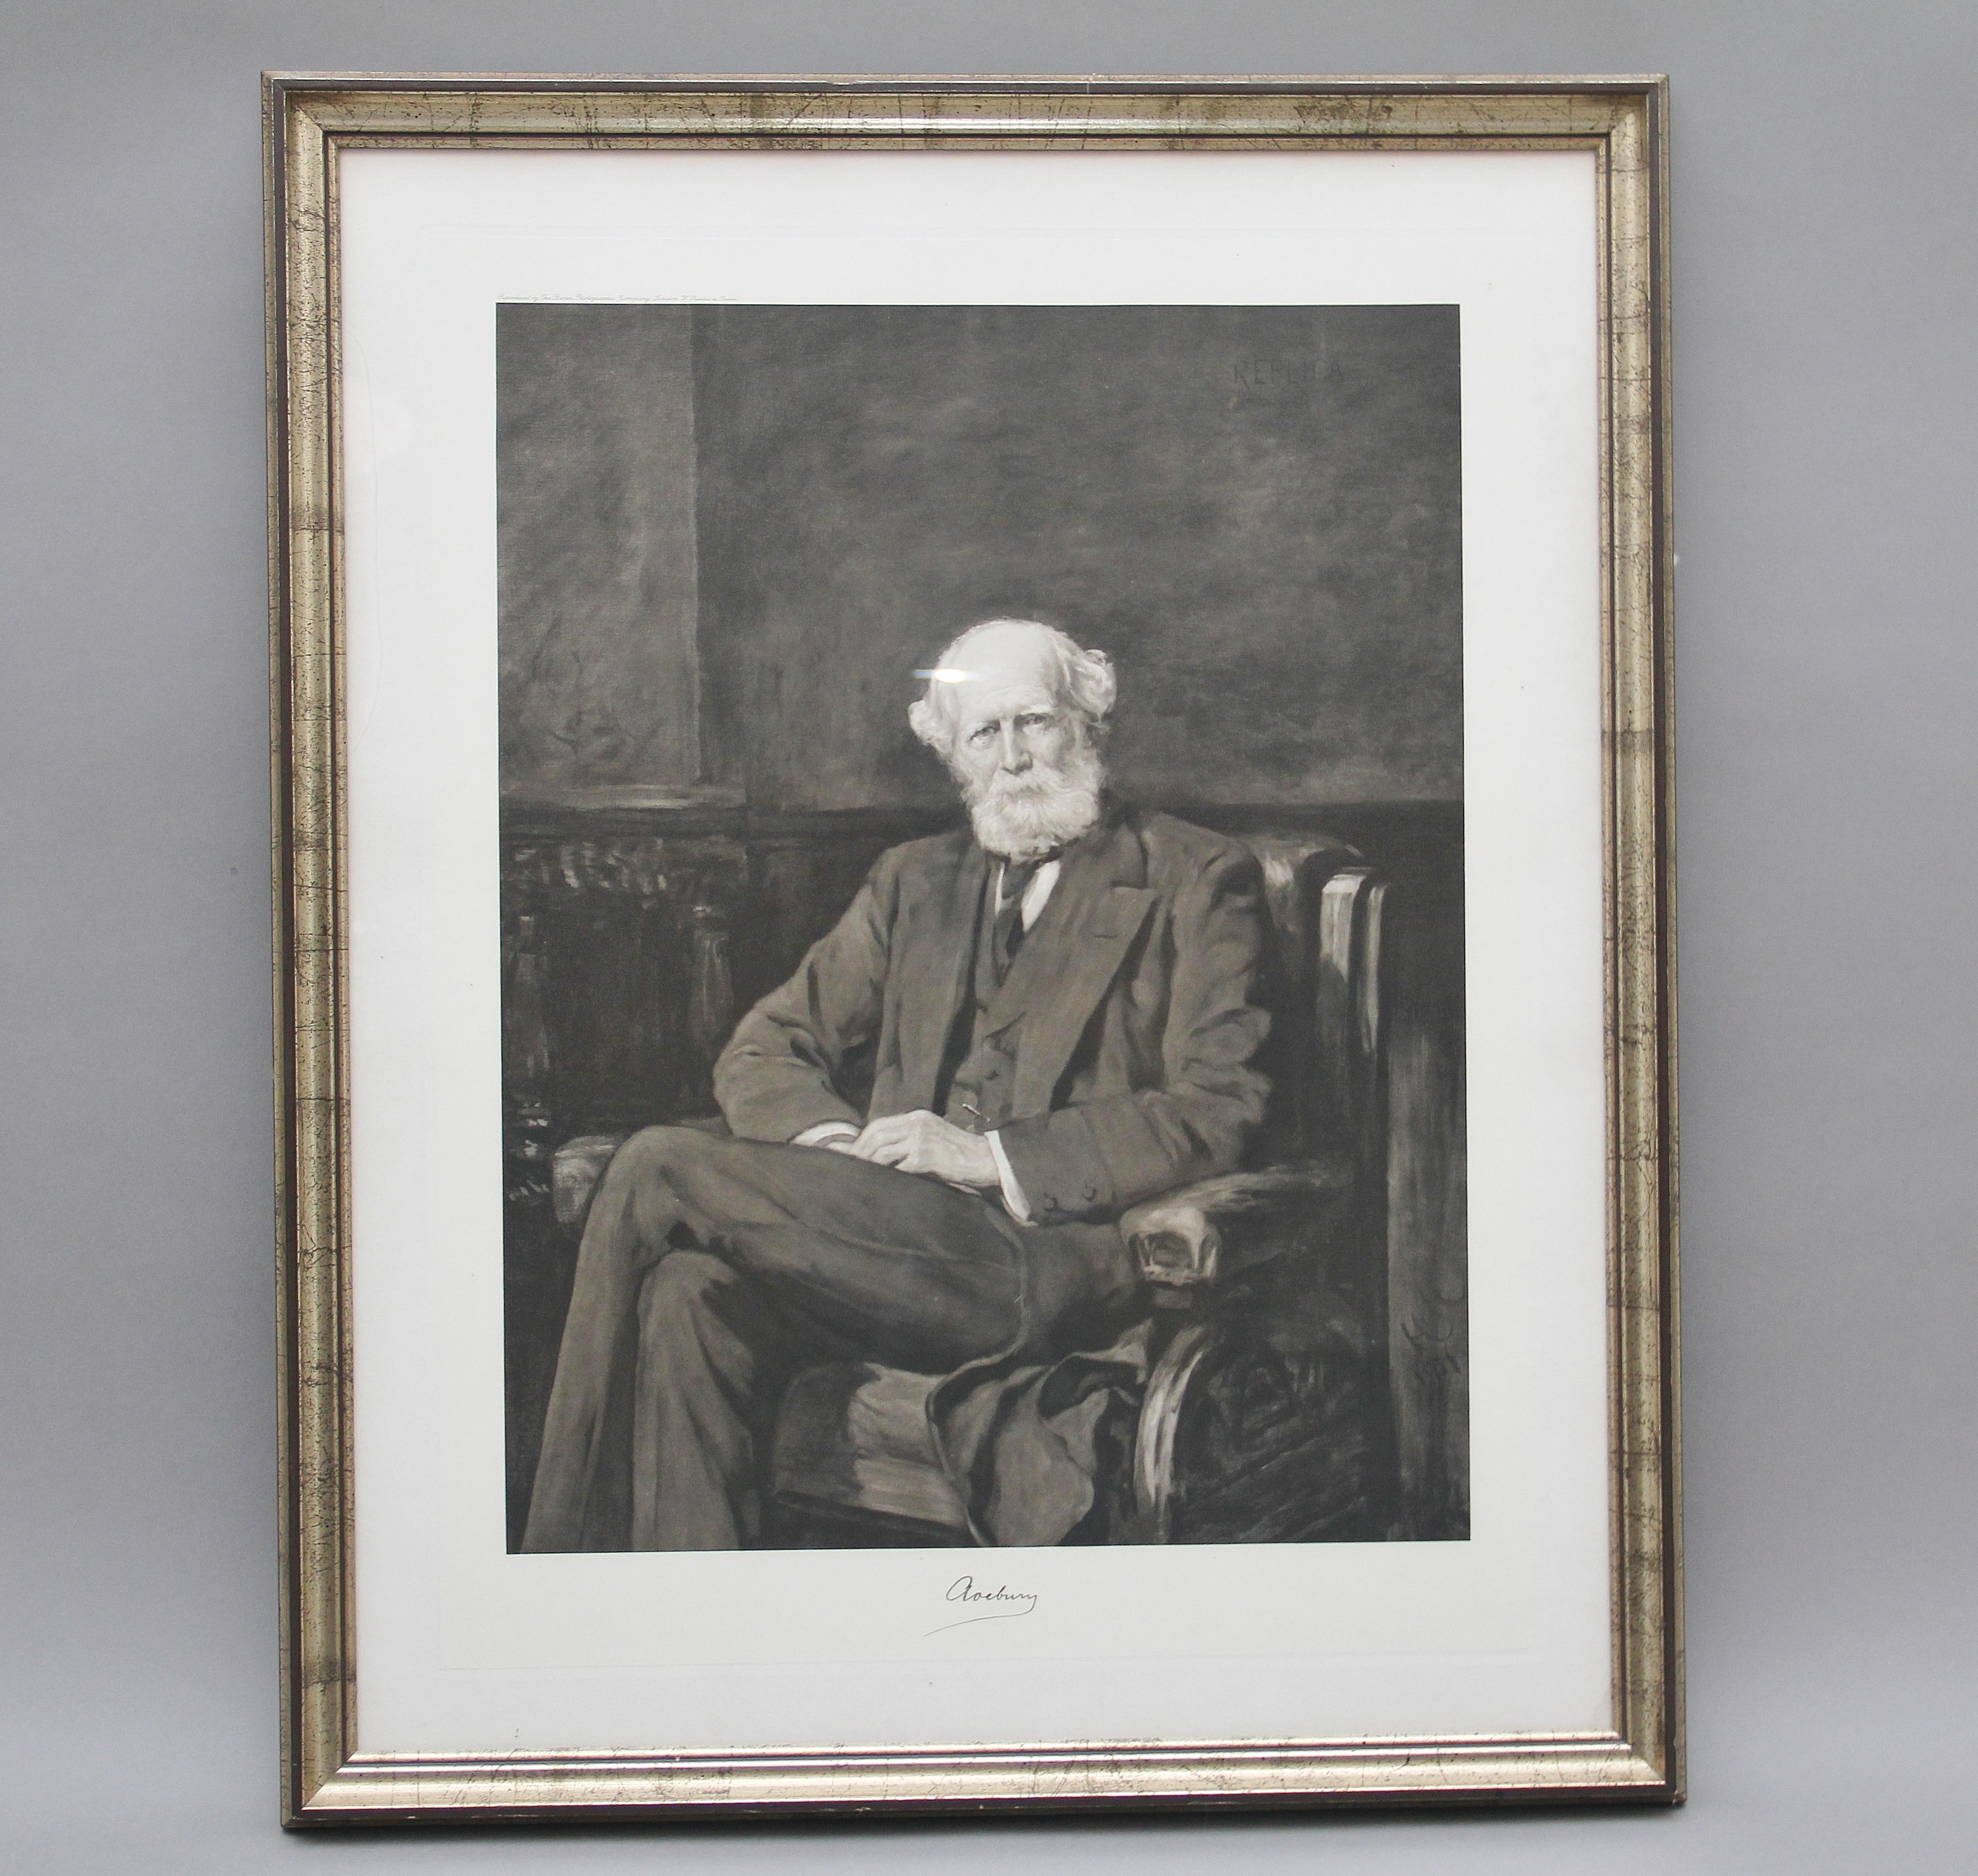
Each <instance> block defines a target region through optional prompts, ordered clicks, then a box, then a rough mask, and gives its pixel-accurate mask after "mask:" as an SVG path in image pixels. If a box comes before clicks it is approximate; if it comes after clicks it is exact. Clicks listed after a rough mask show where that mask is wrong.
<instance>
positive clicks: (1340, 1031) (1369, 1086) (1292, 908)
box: [1246, 833, 1390, 1174]
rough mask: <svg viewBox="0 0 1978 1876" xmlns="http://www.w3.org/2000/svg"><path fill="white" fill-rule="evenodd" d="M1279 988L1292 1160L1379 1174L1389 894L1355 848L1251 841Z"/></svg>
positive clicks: (1306, 837)
mask: <svg viewBox="0 0 1978 1876" xmlns="http://www.w3.org/2000/svg"><path fill="white" fill-rule="evenodd" d="M1246 844H1247V845H1249V848H1250V850H1251V852H1253V853H1254V854H1255V855H1256V856H1257V860H1258V862H1259V865H1261V866H1262V869H1263V874H1264V889H1265V898H1266V901H1267V902H1268V903H1269V908H1270V913H1271V922H1272V926H1273V928H1274V929H1275V935H1276V938H1277V943H1278V955H1279V958H1280V962H1281V968H1282V980H1283V995H1282V999H1281V1004H1282V1008H1281V1014H1280V1021H1281V1022H1282V1024H1283V1026H1284V1029H1285V1034H1283V1035H1282V1037H1281V1038H1280V1043H1281V1047H1280V1052H1279V1054H1278V1061H1277V1064H1276V1067H1277V1071H1278V1075H1279V1076H1280V1077H1282V1080H1283V1081H1284V1083H1285V1084H1287V1086H1286V1087H1285V1089H1284V1090H1283V1091H1284V1093H1285V1096H1286V1097H1287V1103H1288V1113H1287V1114H1286V1116H1285V1120H1286V1122H1287V1123H1288V1129H1287V1130H1288V1134H1289V1137H1288V1139H1286V1140H1285V1141H1284V1146H1285V1150H1287V1151H1289V1152H1292V1153H1298V1154H1302V1155H1311V1154H1318V1153H1325V1152H1330V1151H1336V1150H1340V1149H1342V1148H1344V1149H1345V1150H1348V1151H1350V1152H1351V1153H1352V1154H1353V1155H1354V1156H1355V1159H1356V1160H1358V1162H1359V1163H1360V1165H1361V1166H1362V1167H1363V1168H1366V1169H1368V1170H1369V1172H1370V1174H1371V1170H1373V1169H1374V1167H1375V1166H1378V1168H1379V1169H1380V1170H1381V1172H1382V1173H1383V1174H1384V1170H1385V1166H1386V1151H1385V1147H1386V1137H1387V1087H1386V1076H1385V1074H1384V1061H1385V1054H1386V1051H1385V1047H1384V1045H1385V1043H1386V1040H1387V1038H1386V1037H1385V1035H1384V1033H1383V1011H1382V1007H1381V966H1382V958H1381V935H1382V928H1383V925H1384V922H1385V921H1386V915H1387V912H1388V895H1389V891H1390V888H1389V886H1388V882H1386V881H1385V880H1384V879H1383V878H1381V876H1380V875H1379V873H1378V872H1377V871H1376V870H1375V869H1374V868H1373V867H1371V866H1370V865H1368V864H1367V863H1366V862H1365V861H1364V859H1362V858H1361V855H1360V854H1359V853H1358V852H1357V851H1356V850H1355V849H1353V848H1351V847H1349V846H1348V845H1345V843H1344V842H1341V841H1337V840H1334V839H1330V838H1329V837H1328V836H1326V835H1315V834H1308V833H1300V834H1288V835H1270V834H1252V835H1249V836H1248V837H1247V841H1246Z"/></svg>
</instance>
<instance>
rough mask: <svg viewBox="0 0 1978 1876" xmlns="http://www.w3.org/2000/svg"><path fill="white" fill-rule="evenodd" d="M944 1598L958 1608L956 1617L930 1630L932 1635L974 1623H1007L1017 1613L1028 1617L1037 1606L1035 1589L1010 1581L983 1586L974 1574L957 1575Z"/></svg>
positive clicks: (955, 1608) (929, 1632)
mask: <svg viewBox="0 0 1978 1876" xmlns="http://www.w3.org/2000/svg"><path fill="white" fill-rule="evenodd" d="M943 1600H944V1601H946V1602H947V1603H949V1604H950V1605H951V1606H953V1607H954V1610H955V1611H956V1614H955V1617H954V1620H953V1621H952V1622H944V1623H941V1626H939V1627H938V1628H932V1629H929V1630H928V1634H930V1635H942V1634H945V1633H947V1631H948V1630H950V1629H964V1628H966V1627H967V1626H968V1625H969V1624H970V1623H971V1622H1005V1621H1007V1620H1009V1619H1010V1618H1011V1616H1027V1615H1028V1614H1030V1612H1031V1611H1032V1610H1034V1609H1035V1608H1036V1607H1037V1592H1036V1591H1035V1590H1013V1589H1011V1587H1010V1586H1009V1585H1008V1584H1007V1583H998V1584H997V1586H996V1587H995V1588H994V1589H993V1590H985V1589H981V1588H978V1587H977V1585H976V1581H975V1579H974V1577H956V1578H955V1580H954V1581H953V1582H952V1583H950V1584H949V1585H948V1592H947V1594H946V1596H944V1599H943Z"/></svg>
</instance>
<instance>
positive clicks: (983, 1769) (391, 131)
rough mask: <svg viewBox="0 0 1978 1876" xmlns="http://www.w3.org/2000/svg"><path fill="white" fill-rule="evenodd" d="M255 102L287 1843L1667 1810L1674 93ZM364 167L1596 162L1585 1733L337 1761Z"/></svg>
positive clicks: (342, 1746)
mask: <svg viewBox="0 0 1978 1876" xmlns="http://www.w3.org/2000/svg"><path fill="white" fill-rule="evenodd" d="M264 104H265V127H266V139H265V154H266V204H267V228H266V233H267V255H268V290H267V291H268V302H267V303H268V372H269V386H270V401H269V433H268V440H269V454H270V501H269V525H270V548H271V551H270V607H271V610H272V614H273V790H274V863H275V878H276V895H275V908H274V941H275V971H274V980H275V981H274V991H275V1005H276V1096H277V1100H278V1102H279V1113H280V1126H279V1130H278V1133H279V1143H278V1150H277V1173H276V1177H277V1186H276V1197H277V1218H278V1237H279V1242H278V1252H279V1259H280V1348H281V1364H282V1386H283V1400H282V1415H281V1434H280V1476H281V1493H282V1514H281V1537H280V1542H281V1568H282V1583H283V1589H282V1606H283V1633H282V1712H283V1725H282V1760H283V1772H282V1789H283V1818H284V1821H286V1822H287V1823H289V1824H291V1825H332V1824H359V1823H369V1824H402V1823H406V1822H413V1821H422V1822H467V1821H489V1820H495V1819H503V1818H525V1817H526V1818H567V1819H571V1820H597V1819H601V1818H613V1819H631V1818H680V1817H691V1818H696V1819H702V1818H713V1817H716V1816H729V1817H750V1816H763V1815H779V1814H780V1815H801V1814H804V1813H824V1812H840V1813H845V1812H863V1813H867V1814H871V1813H874V1812H901V1813H905V1812H909V1811H1001V1810H1006V1809H1009V1808H1014V1807H1027V1808H1051V1809H1058V1810H1077V1809H1092V1808H1113V1809H1125V1808H1149V1807H1156V1806H1161V1807H1176V1806H1222V1807H1239V1806H1265V1805H1276V1806H1285V1805H1318V1804H1328V1805H1334V1804H1349V1803H1358V1804H1373V1805H1394V1804H1400V1803H1421V1802H1444V1803H1447V1802H1470V1803H1476V1802H1493V1801H1532V1800H1550V1801H1555V1802H1560V1801H1564V1802H1585V1801H1589V1800H1596V1799H1632V1800H1637V1801H1650V1802H1653V1801H1661V1802H1675V1801H1679V1799H1680V1798H1681V1797H1682V1776H1683V1773H1682V1616H1681V1603H1680V1568H1681V1541H1680V1530H1679V1496H1678V1494H1679V1454H1678V1446H1677V1435H1678V1424H1679V1414H1678V1396H1677V1385H1676V1348H1677V1299H1676V1226H1675V1110H1676V1087H1675V882H1674V875H1673V871H1672V859H1673V828H1672V805H1673V792H1672V772H1671V763H1670V756H1671V749H1672V726H1671V720H1670V667H1669V567H1670V548H1669V478H1668V468H1669V392H1668V346H1669V326H1668V294H1669V286H1668V279H1669V276H1668V253H1669V247H1668V223H1667V215H1668V207H1667V204H1668V190H1667V157H1666V148H1667V145H1666V126H1667V122H1668V91H1667V82H1666V81H1665V80H1664V79H1662V78H1461V79H1450V78H1407V79H1388V78H1382V79H1350V80H1346V79H1328V78H1298V79H1285V78H1268V79H1196V78H1159V79H1140V78H1120V79H1109V80H1104V81H1100V80H1087V79H1073V78H1035V79H1030V78H1027V79H979V78H977V79H946V78H901V79H885V80H865V79H861V80H856V81H824V80H821V79H812V80H793V79H789V78H776V79H739V78H695V79H668V80H657V79H650V78H514V77H504V78H451V77H450V78H432V77H393V78H378V77H372V76H365V75H353V74H270V76H269V77H268V78H267V79H266V84H265V93H264ZM381 147H383V148H395V149H443V150H471V149H494V148H509V149H513V148H529V149H556V148H574V149H586V150H597V149H633V150H637V149H654V148H660V147H666V148H717V149H743V148H758V149H759V148H777V149H805V150H832V149H849V148H857V149H868V150H870V149H885V150H899V151H913V150H925V149H958V148H971V149H972V148H989V149H999V148H1013V147H1014V148H1025V149H1073V150H1092V149H1106V150H1119V149H1143V150H1146V149H1151V150H1201V149H1252V150H1287V151H1291V150H1307V151H1324V150H1450V149H1458V150H1531V149H1553V150H1556V149H1562V148H1565V149H1580V150H1586V151H1591V152H1592V153H1593V156H1594V157H1595V160H1596V164H1597V165H1598V170H1599V203H1600V217H1601V227H1600V230H1599V253H1600V264H1601V280H1600V302H1599V303H1600V319H1601V340H1602V347H1603V371H1602V383H1601V405H1602V408H1601V422H1602V431H1603V434H1602V448H1601V486H1600V512H1601V551H1602V555H1603V602H1604V603H1603V613H1604V617H1603V635H1604V653H1605V660H1604V669H1605V672H1606V680H1607V681H1606V694H1605V697H1604V700H1603V747H1604V750H1605V756H1606V984H1607V998H1608V1003H1607V1012H1606V1037H1607V1047H1606V1061H1607V1072H1608V1096H1607V1100H1608V1116H1609V1126H1608V1133H1607V1139H1608V1147H1607V1150H1608V1156H1609V1159H1608V1180H1607V1190H1608V1226H1609V1232H1608V1295H1609V1350H1608V1357H1609V1376H1610V1385H1609V1452H1610V1470H1609V1504H1610V1514H1609V1515H1610V1520H1611V1523H1610V1529H1611V1537H1610V1544H1611V1569H1612V1577H1613V1603H1612V1606H1613V1682H1612V1685H1613V1723H1612V1725H1611V1728H1610V1729H1609V1730H1607V1731H1605V1732H1593V1733H1583V1734H1570V1735H1558V1734H1548V1735H1531V1734H1523V1735H1506V1736H1502V1737H1481V1736H1474V1737H1461V1738H1448V1739H1435V1738H1414V1737H1409V1738H1364V1739H1360V1738H1332V1739H1240V1740H1230V1739H1153V1740H1132V1741H1106V1742H1050V1743H1034V1742H1028V1743H1027V1742H1012V1743H1010V1744H1007V1745H994V1746H987V1747H955V1746H942V1745H936V1744H933V1743H927V1744H921V1745H909V1746H901V1747H897V1748H885V1749H862V1750H857V1751H810V1750H799V1749H792V1750H777V1751H762V1750H753V1749H751V1750H747V1751H739V1750H738V1751H719V1750H715V1751H693V1752H533V1753H528V1754H521V1755H517V1754H510V1753H501V1754H492V1753H480V1754H476V1753H460V1754H455V1755H445V1754H432V1753H418V1754H399V1753H389V1754H388V1753H375V1752H359V1751H358V1750H357V1749H356V1702H357V1699H358V1694H359V1687H360V1685H361V1681H360V1676H359V1663H357V1661H356V1659H355V1658H354V1653H353V1629H352V1594H351V1585H352V1461H351V1447H350V1438H349V1431H350V1406H351V1403H350V1393H349V1388H350V1364H349V1353H350V1339H349V1338H350V1315H349V1258H348V1250H349V1188H348V1180H349V1099H348V1095H347V1093H346V1089H347V1085H348V1084H347V1079H346V1074H347V1067H348V1060H347V1051H348V1032H347V1029H346V1019H345V1012H346V998H347V994H348V992H347V980H346V970H345V960H346V954H345V944H346V918H345V906H344V896H343V895H344V890H345V875H344V859H343V853H344V846H343V842H344V839H345V831H346V826H345V819H346V807H345V794H344V773H345V772H344V746H343V740H342V738H343V711H342V698H343V688H342V686H343V663H342V657H343V620H342V606H343V600H342V584H341V582H342V535H341V497H340V493H339V489H340V483H339V475H340V462H339V419H340V413H339V401H338V396H337V392H336V386H337V384H338V369H339V317H338V305H337V277H338V207H337V175H338V160H339V155H340V153H341V152H342V151H345V150H348V149H360V148H381Z"/></svg>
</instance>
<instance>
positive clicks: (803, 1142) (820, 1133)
mask: <svg viewBox="0 0 1978 1876" xmlns="http://www.w3.org/2000/svg"><path fill="white" fill-rule="evenodd" d="M857 1138H858V1129H857V1128H856V1127H854V1126H853V1125H852V1123H851V1122H850V1121H849V1120H820V1121H819V1123H817V1125H816V1126H815V1127H805V1129H804V1130H803V1131H802V1133H799V1135H798V1136H797V1137H796V1138H795V1140H792V1141H791V1142H790V1144H791V1145H792V1146H822V1145H823V1144H824V1143H825V1141H826V1140H856V1139H857Z"/></svg>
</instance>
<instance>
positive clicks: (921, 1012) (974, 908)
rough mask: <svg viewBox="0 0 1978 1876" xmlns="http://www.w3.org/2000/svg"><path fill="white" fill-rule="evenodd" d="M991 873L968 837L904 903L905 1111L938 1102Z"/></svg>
mask: <svg viewBox="0 0 1978 1876" xmlns="http://www.w3.org/2000/svg"><path fill="white" fill-rule="evenodd" d="M988 874H989V868H988V859H987V855H985V854H984V852H983V851H982V849H981V848H980V847H979V846H977V845H976V844H975V842H974V841H972V840H971V841H968V842H966V843H965V844H964V845H963V846H962V847H961V849H960V851H959V852H958V853H957V854H956V855H954V862H953V864H952V865H947V866H942V867H940V868H938V869H931V872H930V876H929V877H928V880H927V882H926V886H925V890H924V892H921V894H920V895H918V896H917V897H916V898H915V901H914V902H913V903H912V904H911V905H908V906H907V907H905V908H903V916H902V919H901V925H902V928H903V940H902V943H901V955H900V961H899V964H898V968H897V975H898V984H899V1000H898V1004H896V1006H895V1007H896V1008H897V1009H898V1012H899V1017H898V1021H899V1032H900V1081H901V1111H902V1112H911V1110H913V1109H915V1108H917V1107H932V1106H933V1105H934V1090H935V1087H936V1086H937V1084H938V1083H939V1081H940V1079H941V1055H942V1052H943V1051H944V1050H945V1049H946V1048H947V1047H948V1034H949V1031H951V1030H952V1029H953V1028H954V1019H955V1016H956V1014H957V1013H958V1011H960V1009H961V999H962V998H963V997H964V995H966V994H968V991H969V983H968V973H969V967H970V966H971V964H973V962H974V958H975V921H976V918H977V915H978V913H979V912H980V910H981V904H982V892H983V888H984V885H985V883H986V882H987V878H988Z"/></svg>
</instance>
